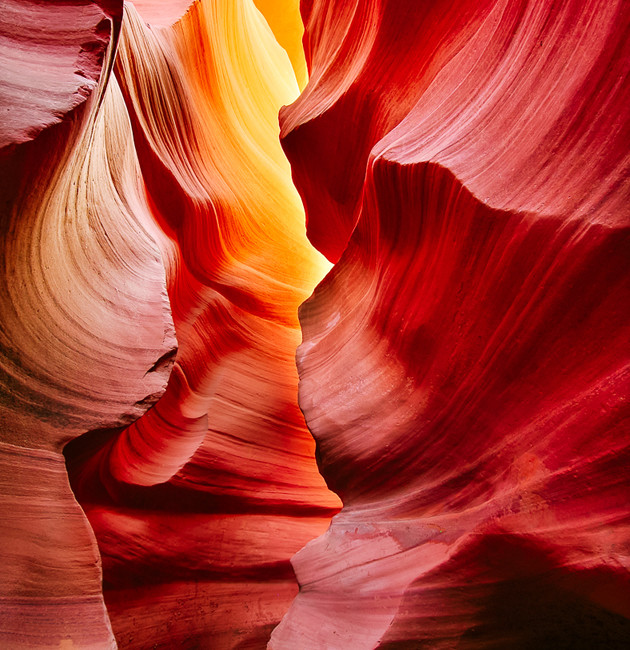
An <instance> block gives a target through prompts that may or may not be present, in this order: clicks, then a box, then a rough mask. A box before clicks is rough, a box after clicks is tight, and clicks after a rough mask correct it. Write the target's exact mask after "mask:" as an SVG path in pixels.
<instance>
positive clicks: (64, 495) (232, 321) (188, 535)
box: [0, 0, 339, 648]
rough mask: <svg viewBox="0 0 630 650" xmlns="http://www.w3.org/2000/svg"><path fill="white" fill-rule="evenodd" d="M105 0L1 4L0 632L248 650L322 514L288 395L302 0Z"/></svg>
mask: <svg viewBox="0 0 630 650" xmlns="http://www.w3.org/2000/svg"><path fill="white" fill-rule="evenodd" d="M102 4H103V6H101V5H99V4H98V3H90V2H83V3H81V2H74V3H67V2H63V3H62V2H60V3H54V2H53V3H14V4H11V3H9V6H8V9H9V10H10V12H9V14H8V17H9V18H10V19H11V20H12V21H13V23H9V24H8V25H7V26H6V34H5V35H4V38H5V42H6V45H7V48H8V50H9V51H10V52H11V53H12V55H14V59H12V60H10V64H11V65H10V67H9V69H8V70H9V71H8V72H7V73H6V75H5V77H3V78H2V84H3V85H2V91H3V95H2V102H3V104H2V106H3V109H4V106H7V107H8V108H10V109H11V111H12V112H11V113H10V120H11V121H7V122H6V123H5V124H3V129H4V127H6V133H7V137H6V138H4V130H3V138H4V139H3V141H2V145H4V149H3V150H2V156H3V158H2V164H3V175H2V183H3V185H2V191H3V195H2V198H3V213H2V229H3V242H4V256H3V258H2V275H3V282H4V286H5V287H6V288H7V290H6V291H5V292H3V294H2V296H1V297H0V314H1V318H2V326H3V327H2V356H1V357H0V362H1V364H2V372H3V379H2V390H3V392H2V401H1V403H0V404H1V409H2V410H1V417H2V456H1V460H0V465H1V467H2V472H1V473H0V476H1V478H0V484H1V485H2V495H3V497H2V502H1V505H0V507H1V508H2V514H3V521H2V524H1V527H2V564H3V567H5V568H4V569H3V571H2V576H1V578H0V580H1V583H0V584H1V585H2V589H1V594H0V596H1V597H2V603H1V607H0V646H2V647H7V648H19V647H37V648H40V647H59V646H60V645H61V647H81V648H83V647H93V648H104V647H115V646H116V645H118V647H128V648H147V647H151V648H153V647H164V648H173V647H200V646H201V647H209V648H220V647H234V646H236V645H238V644H239V643H241V644H243V643H245V644H250V645H251V644H253V645H254V646H256V647H263V646H264V645H265V644H266V642H267V640H268V638H269V635H270V633H271V630H272V628H273V627H274V626H275V625H276V624H277V623H278V622H279V621H280V619H281V617H282V616H283V615H284V613H285V612H286V611H287V609H288V607H289V605H290V602H291V600H292V598H293V597H294V596H295V594H296V593H297V583H296V580H295V576H294V574H293V571H292V569H291V565H290V558H291V556H292V555H293V554H294V553H295V552H296V551H297V550H299V549H300V548H301V547H302V546H304V545H305V544H306V542H308V541H309V540H311V539H312V538H314V537H316V536H317V535H319V534H321V533H322V532H323V531H324V530H325V529H326V527H327V525H328V522H329V520H330V516H331V515H332V514H333V513H334V512H336V511H337V510H338V508H339V501H338V499H337V497H336V496H335V495H334V494H333V493H331V492H330V491H328V489H327V488H326V485H325V483H324V480H323V478H322V477H321V476H320V474H319V472H318V470H317V466H316V462H315V457H314V449H315V445H314V441H313V439H312V437H311V436H310V434H309V432H308V430H307V429H306V426H305V423H304V419H303V416H302V414H301V412H300V410H299V407H298V404H297V379H298V378H297V370H296V367H295V349H296V347H297V345H298V343H299V341H300V330H299V323H298V318H297V310H298V306H299V305H300V303H302V302H303V301H304V300H305V299H306V298H307V297H308V295H309V294H310V293H311V291H312V290H313V288H314V286H315V285H316V284H317V282H319V280H321V278H322V277H323V275H324V274H325V272H326V271H327V269H328V268H329V266H330V265H329V264H328V262H326V261H325V259H324V258H323V257H322V256H321V255H320V254H319V253H318V252H317V251H316V250H315V249H314V248H313V247H312V246H311V245H310V244H309V243H308V241H307V239H306V235H305V228H304V213H303V208H302V204H301V201H300V198H299V196H298V194H297V192H296V191H295V189H294V187H293V185H292V183H291V179H290V167H289V164H288V161H287V160H286V158H285V157H284V154H283V152H282V149H281V147H280V143H279V139H278V130H279V127H278V111H279V108H280V107H281V106H282V105H283V104H289V103H291V102H292V101H293V100H294V99H295V98H296V97H297V95H298V93H299V85H298V79H297V76H296V75H298V76H299V75H300V74H301V75H302V77H301V81H300V83H302V85H303V83H304V74H305V62H304V58H303V55H302V59H301V62H302V66H301V68H300V66H299V63H300V61H299V57H298V56H297V54H298V53H299V52H300V51H301V50H300V49H299V47H298V46H299V43H300V38H301V31H302V28H301V22H300V20H299V14H298V13H297V4H296V3H293V2H289V3H287V11H286V14H287V15H289V16H292V17H293V20H294V21H297V23H296V24H295V25H291V24H287V23H286V20H285V23H283V24H281V25H280V26H279V27H277V29H278V30H279V32H278V33H279V37H278V41H280V42H281V43H282V44H283V46H281V45H279V44H278V42H277V41H276V38H275V36H274V33H273V32H272V31H271V28H270V27H269V25H268V23H267V21H266V19H265V18H264V17H263V15H262V14H261V13H260V12H259V11H258V9H257V8H256V7H255V5H254V4H253V3H251V2H236V3H235V2H232V1H231V0H230V1H228V0H225V1H221V2H220V1H214V2H212V1H210V2H202V3H195V4H194V5H192V6H189V5H191V4H192V3H179V4H178V3H170V5H169V7H168V8H167V7H166V6H165V3H139V5H140V6H139V9H140V11H141V12H143V11H144V12H146V16H145V15H144V14H143V13H138V11H137V10H136V9H135V8H134V6H133V5H131V4H129V5H126V6H125V9H124V15H123V6H122V3H107V4H105V3H102ZM167 9H168V10H167ZM263 9H265V7H263ZM275 11H276V12H277V13H279V8H278V7H276V8H275ZM272 13H273V12H272ZM285 18H286V16H285ZM269 22H270V23H272V22H274V19H273V16H271V14H270V21H269ZM276 22H277V21H276ZM149 25H151V26H149ZM29 26H30V27H29ZM27 27H28V28H29V29H30V31H29V29H27ZM31 27H32V29H31ZM38 39H41V43H40V42H39V41H38ZM42 44H43V45H44V46H45V48H43V46H42ZM29 48H30V49H31V50H32V56H29ZM284 48H286V49H284ZM38 57H40V58H42V60H41V61H40V60H39V58H38ZM44 59H45V61H44ZM292 62H293V65H295V69H294V68H293V66H292ZM300 70H301V72H300ZM3 72H4V71H3ZM29 75H30V76H29ZM16 80H17V81H19V83H20V84H21V85H20V86H18V85H16ZM167 383H168V385H167ZM147 409H149V410H147ZM145 412H146V415H144V416H143V417H139V416H141V415H142V414H143V413H145ZM138 418H139V419H138ZM130 423H132V424H131V425H130ZM70 441H72V442H70ZM67 443H69V444H67ZM64 446H65V450H64ZM62 450H64V451H65V457H66V458H65V460H66V461H67V473H66V464H64V456H63V455H62V453H61V452H62ZM68 474H69V478H70V483H71V485H72V489H73V490H74V493H75V495H76V497H77V499H78V501H79V503H80V504H81V508H82V509H81V508H80V507H79V506H78V505H77V502H76V501H75V499H74V497H73V495H72V492H71V489H70V485H69V483H68ZM84 513H85V515H87V519H86V517H85V515H84ZM101 563H102V577H101ZM101 580H102V582H101Z"/></svg>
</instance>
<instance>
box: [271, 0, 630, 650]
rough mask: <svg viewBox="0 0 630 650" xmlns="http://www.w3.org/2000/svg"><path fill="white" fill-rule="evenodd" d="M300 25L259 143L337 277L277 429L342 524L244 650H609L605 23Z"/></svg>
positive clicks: (575, 11) (559, 11)
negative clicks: (331, 495) (297, 445)
mask: <svg viewBox="0 0 630 650" xmlns="http://www.w3.org/2000/svg"><path fill="white" fill-rule="evenodd" d="M420 5H422V6H420ZM302 9H303V13H304V18H305V27H306V39H305V45H306V48H305V49H306V52H307V56H308V60H309V65H310V72H311V77H310V83H309V85H308V86H307V88H306V90H305V92H304V93H303V94H302V96H301V97H300V98H299V99H298V100H297V101H296V102H295V103H294V104H293V105H292V106H291V107H289V108H287V109H284V110H283V111H282V112H281V124H282V138H283V145H284V147H285V150H286V152H287V154H288V156H289V159H290V160H291V163H292V165H293V173H294V179H295V181H296V185H297V187H298V189H299V191H300V193H301V195H302V196H303V198H304V201H305V207H306V214H307V223H308V232H309V236H310V238H311V241H312V242H313V243H314V244H315V245H316V246H317V247H318V248H319V249H320V250H321V251H322V252H324V253H325V254H326V255H327V256H328V257H329V259H331V260H332V261H335V262H337V263H336V264H335V267H334V268H333V270H332V271H331V272H330V273H329V275H328V276H327V277H326V278H325V280H324V281H323V282H322V283H321V284H320V285H319V286H318V287H317V289H316V290H315V292H314V295H313V297H312V298H310V299H309V300H308V301H307V302H306V303H305V304H304V305H303V306H302V308H301V311H300V316H301V322H302V328H303V336H304V342H303V343H302V345H301V346H300V348H299V350H298V368H299V372H300V405H301V407H302V409H303V411H304V413H305V416H306V421H307V423H308V425H309V428H310V430H311V431H312V432H313V435H314V437H315V439H316V441H317V446H318V457H319V459H320V468H321V471H322V474H323V475H324V477H325V478H326V481H327V483H328V485H329V486H330V487H331V488H332V489H333V490H335V491H336V492H337V493H338V494H339V495H340V496H341V497H342V500H343V502H344V508H343V510H342V511H341V513H340V514H339V515H337V516H336V517H335V518H334V519H333V522H332V525H331V527H330V530H329V531H328V532H327V533H326V534H325V535H324V536H322V537H321V538H319V539H317V540H316V541H314V542H311V543H310V544H309V545H307V546H306V547H305V548H304V549H303V550H301V551H300V552H299V553H298V554H297V555H296V557H295V558H294V561H293V564H294V567H295V570H296V575H297V577H298V580H299V582H300V586H301V592H300V595H299V596H298V597H297V598H296V600H295V601H294V603H293V605H292V607H291V609H290V610H289V613H288V614H287V616H286V617H285V618H284V620H283V622H282V623H281V625H280V626H279V627H278V628H277V629H276V630H275V631H274V633H273V635H272V639H271V644H270V646H271V647H272V648H287V649H288V648H295V647H304V648H316V647H317V648H332V647H334V648H373V647H383V648H403V647H404V648H417V647H431V648H433V647H435V648H454V647H458V648H489V647H492V648H540V647H544V648H557V647H567V648H569V647H571V648H576V647H579V648H594V647H597V648H609V647H614V648H620V647H625V646H626V644H627V643H628V640H629V639H630V626H629V621H628V617H629V616H630V608H629V604H630V599H628V594H629V593H630V581H629V579H628V578H629V574H628V548H629V545H630V544H629V543H630V535H629V529H628V494H630V489H629V488H630V475H629V472H628V460H629V458H630V454H629V447H628V444H629V443H628V441H629V437H628V433H629V432H628V406H627V395H628V383H629V373H628V335H629V331H628V316H629V315H630V314H629V309H628V306H629V305H630V294H629V290H628V289H629V284H628V253H629V251H630V247H629V244H630V241H629V237H628V195H629V183H628V142H629V141H630V137H629V136H630V134H629V128H628V108H627V107H628V101H629V100H630V94H629V90H630V87H629V86H628V84H627V76H628V66H629V64H630V49H629V43H628V38H627V37H628V26H629V18H630V16H629V12H628V7H627V4H624V3H622V2H603V1H602V2H591V3H582V2H580V3H576V2H567V3H550V2H549V3H546V2H536V3H519V2H475V3H468V2H435V3H417V2H413V1H411V0H410V1H408V2H407V1H404V0H396V1H394V0H392V1H391V2H369V1H366V2H346V3H340V2H333V1H331V2H326V1H322V2H308V3H303V4H302ZM331 15H335V16H336V17H337V19H336V20H335V21H333V20H331ZM622 80H625V81H622Z"/></svg>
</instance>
